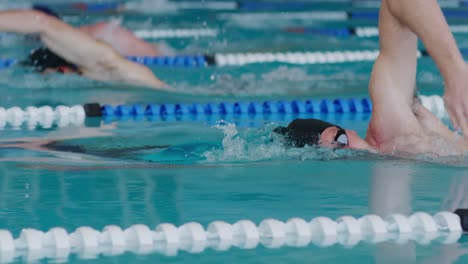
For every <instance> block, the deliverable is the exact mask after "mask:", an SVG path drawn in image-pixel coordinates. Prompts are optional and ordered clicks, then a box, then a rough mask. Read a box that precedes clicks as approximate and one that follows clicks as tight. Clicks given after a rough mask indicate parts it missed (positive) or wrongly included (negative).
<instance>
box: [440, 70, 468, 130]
mask: <svg viewBox="0 0 468 264" xmlns="http://www.w3.org/2000/svg"><path fill="white" fill-rule="evenodd" d="M449 74H450V76H448V78H446V84H445V85H446V87H445V94H444V103H445V108H446V109H447V112H448V115H449V117H450V121H451V122H452V124H453V127H454V128H455V129H456V130H459V129H461V130H462V131H463V134H464V135H465V138H466V139H468V65H466V64H463V65H462V66H461V67H459V69H457V70H454V71H452V72H450V73H449Z"/></svg>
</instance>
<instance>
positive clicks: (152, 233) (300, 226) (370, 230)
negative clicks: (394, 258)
mask: <svg viewBox="0 0 468 264" xmlns="http://www.w3.org/2000/svg"><path fill="white" fill-rule="evenodd" d="M466 218H467V210H466V209H465V210H463V209H461V210H460V209H459V210H457V211H455V213H451V212H439V213H436V214H435V215H433V216H431V215H429V214H427V213H424V212H417V213H414V214H412V215H411V216H409V217H407V216H404V215H400V214H394V215H390V216H388V217H386V218H385V219H382V218H381V217H380V216H377V215H365V216H363V217H361V218H359V219H356V218H354V217H352V216H343V217H340V218H338V219H336V220H332V219H330V218H328V217H323V216H321V217H316V218H313V219H312V220H311V221H306V220H304V219H301V218H291V219H289V220H288V221H286V222H282V221H279V220H276V219H265V220H263V221H261V222H260V224H259V225H258V226H257V225H256V224H255V223H254V222H252V221H250V220H241V221H238V222H236V223H234V224H229V223H226V222H223V221H214V222H212V223H210V224H209V225H208V226H207V227H206V229H205V228H204V227H203V226H202V225H201V224H200V223H197V222H190V223H186V224H183V225H182V226H180V227H176V226H175V225H173V224H170V223H164V224H159V225H158V226H156V227H155V228H154V229H151V228H150V227H148V226H146V225H142V224H136V225H133V226H130V227H129V228H127V229H125V230H123V229H122V228H121V227H119V226H115V225H108V226H105V227H104V228H103V230H102V231H98V230H95V229H93V228H91V227H88V226H83V227H79V228H77V229H76V230H75V231H73V232H72V233H68V232H67V230H65V229H64V228H62V227H56V228H52V229H50V230H49V231H47V232H43V231H40V230H36V229H32V228H25V229H23V230H22V231H21V232H20V234H19V236H18V237H17V238H14V237H13V235H12V233H11V232H10V231H9V230H0V262H2V263H8V262H13V261H14V260H15V256H21V257H23V258H25V259H26V260H27V261H28V262H31V261H38V260H41V259H54V260H59V261H62V262H63V261H66V260H67V259H68V258H69V256H70V254H73V253H75V254H77V255H78V256H79V257H81V258H87V259H90V258H97V257H98V256H99V255H101V254H102V255H106V256H117V255H122V254H124V253H126V252H133V253H136V254H150V253H160V254H164V255H167V256H175V255H177V253H178V251H185V252H188V253H193V254H195V253H200V252H203V251H205V250H206V249H207V248H211V249H214V250H217V251H226V250H229V249H230V248H232V247H236V248H239V249H245V250H248V249H254V248H257V247H259V246H260V245H262V246H263V247H265V248H269V249H275V248H281V247H286V246H288V247H306V246H309V245H310V244H314V245H316V246H319V247H330V246H333V245H336V244H338V245H341V246H344V247H346V248H351V247H353V246H356V245H358V244H359V243H360V242H361V241H364V242H367V243H371V244H378V243H382V242H392V243H398V244H406V243H408V242H410V241H415V242H417V243H418V244H421V245H427V244H429V243H430V242H433V241H438V242H439V243H442V244H453V243H456V242H457V241H458V240H459V239H460V237H461V235H462V233H463V230H464V228H465V226H464V223H465V222H463V220H465V221H466V220H467V219H466ZM462 225H463V226H462ZM465 231H466V229H465Z"/></svg>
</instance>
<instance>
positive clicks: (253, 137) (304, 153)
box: [202, 121, 356, 163]
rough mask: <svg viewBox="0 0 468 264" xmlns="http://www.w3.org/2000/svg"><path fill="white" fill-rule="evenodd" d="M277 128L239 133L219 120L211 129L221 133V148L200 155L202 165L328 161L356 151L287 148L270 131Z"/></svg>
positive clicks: (233, 127)
mask: <svg viewBox="0 0 468 264" xmlns="http://www.w3.org/2000/svg"><path fill="white" fill-rule="evenodd" d="M276 126H277V125H276V124H274V123H270V124H267V125H266V126H265V128H264V129H247V130H245V131H241V132H239V131H238V129H237V127H236V126H235V125H234V124H231V123H227V122H224V121H222V122H220V123H218V124H217V125H216V126H214V127H215V128H217V129H219V130H221V131H222V132H223V134H224V137H223V140H222V144H221V145H222V146H221V147H219V148H217V147H213V148H212V149H211V150H208V151H206V152H204V153H203V154H202V156H203V157H204V158H205V161H204V162H208V163H215V162H246V161H248V162H249V161H250V162H251V161H262V160H277V159H278V160H330V159H336V158H342V157H346V156H356V152H354V151H350V150H332V149H327V148H319V147H315V146H306V147H304V148H287V147H286V145H285V144H284V140H283V138H282V137H281V136H280V135H277V134H276V133H274V132H272V131H273V129H274V128H275V127H276Z"/></svg>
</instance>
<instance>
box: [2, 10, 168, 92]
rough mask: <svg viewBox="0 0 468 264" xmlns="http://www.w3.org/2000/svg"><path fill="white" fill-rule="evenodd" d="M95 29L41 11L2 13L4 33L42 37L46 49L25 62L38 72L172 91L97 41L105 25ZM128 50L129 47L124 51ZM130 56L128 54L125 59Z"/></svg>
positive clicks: (106, 45) (105, 44)
mask: <svg viewBox="0 0 468 264" xmlns="http://www.w3.org/2000/svg"><path fill="white" fill-rule="evenodd" d="M95 28H96V31H95V33H93V32H94V31H93V30H92V29H90V28H89V27H88V28H85V29H84V30H81V29H79V28H74V27H72V26H70V25H68V24H66V23H64V22H63V21H61V20H60V19H58V18H57V17H55V16H52V15H49V14H46V13H44V12H43V11H39V10H17V11H0V31H3V32H13V33H22V34H39V37H40V39H41V41H42V42H43V43H44V45H45V46H46V47H44V48H40V49H38V50H36V51H34V52H32V54H31V55H30V57H29V58H28V59H27V60H26V61H25V62H23V64H28V63H29V64H30V65H31V66H33V67H35V68H36V69H37V70H38V71H41V72H44V73H47V72H52V71H59V72H63V73H77V74H80V75H83V76H85V77H87V78H90V79H94V80H99V81H114V82H123V83H127V84H132V85H139V86H147V87H151V88H155V89H166V90H167V89H169V87H168V86H167V85H165V84H164V83H163V82H162V81H161V80H159V79H158V78H157V77H156V76H155V75H154V74H153V72H152V71H151V70H150V69H149V68H147V67H146V66H143V65H140V64H138V63H135V62H132V61H129V60H127V59H125V58H124V57H123V56H122V54H119V52H118V51H117V50H116V49H115V48H114V47H112V46H111V45H109V44H107V43H106V42H104V41H101V40H99V39H97V38H95V37H93V34H97V33H96V32H100V31H99V30H98V29H100V28H102V25H97V26H96V27H95ZM120 38H125V37H124V36H122V37H120ZM120 38H117V40H119V39H120ZM129 41H131V40H129ZM140 41H141V40H140ZM122 47H123V48H122ZM125 47H128V45H127V44H125V45H123V46H121V49H122V50H124V48H125ZM135 47H138V45H137V44H135ZM121 52H122V51H121ZM128 52H130V50H128ZM127 54H129V53H127V52H124V54H123V55H127Z"/></svg>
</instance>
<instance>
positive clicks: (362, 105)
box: [84, 98, 372, 117]
mask: <svg viewBox="0 0 468 264" xmlns="http://www.w3.org/2000/svg"><path fill="white" fill-rule="evenodd" d="M84 108H85V113H86V116H88V117H112V116H116V117H125V116H129V117H134V116H148V117H151V116H184V115H205V116H210V115H238V116H240V115H272V114H329V113H336V114H340V113H370V112H371V111H372V103H371V101H370V100H369V98H362V99H355V98H346V99H334V100H330V99H323V100H292V101H283V100H280V101H263V102H259V101H250V102H220V103H206V104H197V103H192V104H177V103H176V104H148V105H141V104H133V105H117V106H111V105H100V104H97V103H91V104H86V105H85V106H84Z"/></svg>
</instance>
